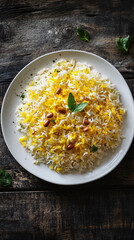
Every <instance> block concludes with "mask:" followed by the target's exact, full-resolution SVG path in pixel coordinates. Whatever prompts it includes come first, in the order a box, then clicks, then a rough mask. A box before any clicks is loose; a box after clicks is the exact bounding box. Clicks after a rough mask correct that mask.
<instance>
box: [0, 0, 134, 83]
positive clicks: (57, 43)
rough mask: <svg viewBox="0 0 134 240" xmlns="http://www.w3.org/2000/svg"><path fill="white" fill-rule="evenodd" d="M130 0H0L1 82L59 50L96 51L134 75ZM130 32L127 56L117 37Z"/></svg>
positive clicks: (133, 45)
mask: <svg viewBox="0 0 134 240" xmlns="http://www.w3.org/2000/svg"><path fill="white" fill-rule="evenodd" d="M129 2H130V4H127V2H125V1H123V3H122V4H120V1H117V0H116V1H114V2H113V1H109V3H107V1H104V2H102V1H101V3H100V2H99V1H87V0H86V1H78V2H76V1H74V2H73V1H58V0H57V1H54V0H53V1H43V0H42V1H39V2H38V3H37V1H32V2H30V3H29V4H28V3H27V1H24V0H23V1H17V3H16V1H9V4H7V2H6V1H1V3H0V18H1V24H0V32H1V34H0V43H1V44H0V81H11V80H12V78H13V77H14V76H15V75H16V74H17V72H18V71H19V70H20V69H22V67H24V66H25V65H26V64H27V63H28V62H30V61H31V60H33V59H35V58H36V57H38V56H40V55H42V54H44V53H47V52H51V51H55V50H60V49H81V50H85V51H89V52H93V53H95V54H98V55H100V56H101V57H104V58H106V59H107V60H108V61H110V62H111V63H112V64H114V66H115V67H117V68H118V69H119V71H121V72H129V73H133V76H134V62H133V55H134V44H133V43H134V39H133V32H134V26H133V14H132V8H131V6H132V4H133V3H132V1H129ZM119 6H120V7H119ZM104 12H105V14H103V13H104ZM77 26H79V27H83V28H85V29H87V30H88V31H89V32H90V35H91V40H90V42H89V43H85V42H82V41H80V40H79V38H78V36H77V34H76V28H77ZM127 34H130V35H131V49H130V53H129V54H127V55H123V54H121V53H120V52H119V51H118V49H117V46H116V41H117V39H118V37H119V36H122V37H123V36H126V35H127Z"/></svg>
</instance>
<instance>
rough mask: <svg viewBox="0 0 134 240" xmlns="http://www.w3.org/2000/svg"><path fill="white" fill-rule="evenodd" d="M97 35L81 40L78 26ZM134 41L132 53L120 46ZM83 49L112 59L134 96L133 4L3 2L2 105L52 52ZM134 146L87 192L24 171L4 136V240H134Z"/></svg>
mask: <svg viewBox="0 0 134 240" xmlns="http://www.w3.org/2000/svg"><path fill="white" fill-rule="evenodd" d="M77 26H79V27H82V28H85V29H87V30H88V31H89V32H90V35H91V40H90V42H88V43H85V42H82V41H80V39H79V38H78V37H77V35H76V27H77ZM128 34H130V36H131V48H130V52H129V53H128V54H127V55H123V54H122V53H120V52H119V51H118V49H117V46H116V41H117V39H118V37H125V36H127V35H128ZM60 49H81V50H85V51H89V52H92V53H95V54H98V55H100V56H101V57H104V58H105V59H107V60H108V61H109V62H111V63H112V64H113V65H114V66H115V67H116V68H117V69H118V70H119V71H120V72H121V73H122V75H123V76H124V78H125V80H126V82H127V83H128V85H129V87H130V90H131V92H132V94H133V96H134V61H133V57H134V2H133V1H132V0H128V1H125V0H122V1H119V0H113V1H112V0H109V1H107V0H104V1H99V0H84V1H81V0H77V1H76V0H74V1H73V0H68V1H67V0H64V1H61V0H47V1H44V0H38V1H35V0H29V1H26V0H21V1H20V0H18V1H16V0H12V1H8V0H6V1H5V0H0V105H1V104H2V100H3V97H4V94H5V92H6V90H7V88H8V86H9V84H10V82H11V81H12V79H13V78H14V76H15V75H16V74H17V73H18V71H19V70H21V69H22V68H23V67H24V66H25V65H26V64H27V63H29V62H30V61H31V60H33V59H35V58H36V57H38V56H40V55H42V54H45V53H47V52H51V51H55V50H60ZM133 160H134V143H132V145H131V147H130V150H129V151H128V153H127V155H126V156H125V157H124V159H123V161H122V162H121V163H120V164H119V166H118V167H117V168H116V169H115V170H113V171H112V172H111V173H110V174H108V175H107V176H105V177H103V178H102V179H100V180H97V181H95V182H92V183H88V184H84V185H80V186H71V187H69V186H66V187H64V186H58V185H54V184H50V183H48V182H45V181H42V180H40V179H38V178H36V177H35V176H33V175H31V174H30V173H28V172H27V171H26V170H24V169H23V168H22V167H21V166H20V165H19V164H18V163H17V162H16V161H15V159H14V158H13V157H12V156H11V154H10V152H9V151H8V149H7V147H6V145H5V142H4V139H3V137H2V133H1V131H0V169H5V170H8V171H9V173H10V174H11V176H12V177H13V184H12V186H10V187H7V188H3V187H0V239H2V240H8V239H12V240H18V239H19V240H21V239H28V240H33V239H39V240H40V239H48V240H50V239H65V240H74V239H78V240H79V239H80V240H85V239H86V240H88V239H90V240H94V239H95V240H100V239H102V240H103V239H104V240H105V239H106V240H107V239H108V240H114V239H115V240H116V239H118V240H120V239H121V240H133V239H134V204H133V199H134V161H133Z"/></svg>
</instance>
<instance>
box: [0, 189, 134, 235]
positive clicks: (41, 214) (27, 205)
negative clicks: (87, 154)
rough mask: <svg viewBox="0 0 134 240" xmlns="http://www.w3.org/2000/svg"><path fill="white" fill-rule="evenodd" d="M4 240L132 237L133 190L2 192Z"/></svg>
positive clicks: (0, 229) (0, 214) (0, 226)
mask: <svg viewBox="0 0 134 240" xmlns="http://www.w3.org/2000/svg"><path fill="white" fill-rule="evenodd" d="M0 199H1V202H0V205H1V208H0V239H1V240H8V239H10V240H11V239H12V240H18V239H19V240H21V239H25V238H26V239H27V240H35V239H40V240H43V239H47V240H49V239H54V240H60V239H62V240H64V239H65V240H74V239H79V240H85V239H86V240H88V239H89V240H94V239H95V240H101V239H102V240H107V239H109V240H115V239H121V240H132V239H133V236H134V224H133V221H134V208H133V199H134V191H130V190H123V191H121V190H113V191H103V192H100V191H98V192H95V191H90V192H89V191H87V190H86V191H81V193H80V192H79V191H70V190H68V191H62V192H60V191H57V192H52V193H51V192H20V193H15V192H12V193H10V192H9V193H2V194H1V193H0Z"/></svg>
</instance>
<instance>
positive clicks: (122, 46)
mask: <svg viewBox="0 0 134 240" xmlns="http://www.w3.org/2000/svg"><path fill="white" fill-rule="evenodd" d="M117 46H118V49H119V50H120V51H121V52H123V53H127V52H128V51H129V48H130V36H129V35H128V36H127V37H125V38H119V39H118V41H117Z"/></svg>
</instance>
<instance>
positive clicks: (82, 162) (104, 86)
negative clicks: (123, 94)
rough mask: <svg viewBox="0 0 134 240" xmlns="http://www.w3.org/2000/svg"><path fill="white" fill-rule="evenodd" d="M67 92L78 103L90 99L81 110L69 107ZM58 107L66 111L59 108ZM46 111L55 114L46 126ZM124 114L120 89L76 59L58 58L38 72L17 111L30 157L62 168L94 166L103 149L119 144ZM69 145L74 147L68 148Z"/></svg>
mask: <svg viewBox="0 0 134 240" xmlns="http://www.w3.org/2000/svg"><path fill="white" fill-rule="evenodd" d="M58 88H61V92H60V93H59V94H57V93H56V92H57V89H58ZM70 92H71V93H72V94H73V96H74V98H75V100H76V103H77V104H78V103H83V102H87V103H88V105H87V106H86V107H85V108H84V110H82V111H80V112H71V111H70V110H69V107H68V96H69V93H70ZM59 108H64V109H65V110H66V112H65V113H64V114H62V113H60V112H59ZM48 113H53V117H52V118H49V119H50V120H52V121H50V123H49V125H48V126H47V127H45V126H44V123H45V122H46V120H47V117H46V115H47V114H48ZM124 114H125V109H124V108H123V106H122V103H121V100H120V95H119V92H118V91H117V89H116V88H115V86H114V85H112V84H111V82H110V81H109V79H107V78H105V77H103V76H102V75H101V74H100V73H99V72H97V71H96V70H95V69H93V68H92V67H91V66H90V65H87V64H83V63H80V62H76V61H75V60H74V59H72V60H71V61H69V60H65V59H62V60H60V61H57V62H56V63H54V64H53V65H52V67H51V69H46V68H44V69H42V70H41V71H39V72H38V74H37V75H36V76H35V77H34V78H33V80H32V81H31V82H30V84H29V86H27V88H26V90H25V96H24V95H23V99H22V102H21V104H20V105H19V107H18V108H17V111H16V116H17V123H18V129H19V130H20V131H21V133H22V134H23V135H22V136H21V137H20V143H21V144H22V146H23V147H24V148H26V149H27V150H28V151H29V152H30V153H31V154H32V155H33V156H34V163H35V164H40V163H44V164H47V165H48V166H49V167H50V169H53V170H55V171H56V172H61V173H66V172H71V171H72V170H77V171H79V172H83V171H87V170H88V171H92V170H93V169H94V168H95V167H96V166H98V165H99V164H100V163H101V162H102V160H103V156H104V154H105V153H107V152H108V151H109V150H114V149H115V148H117V146H119V144H120V142H121V140H122V118H123V115H124ZM85 119H86V120H87V121H88V125H85V123H84V121H85ZM55 123H56V124H55ZM85 127H88V131H84V129H85ZM70 144H73V148H72V149H70V150H68V146H69V145H70ZM93 149H95V151H93Z"/></svg>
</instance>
